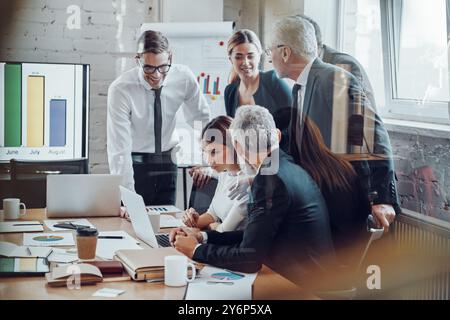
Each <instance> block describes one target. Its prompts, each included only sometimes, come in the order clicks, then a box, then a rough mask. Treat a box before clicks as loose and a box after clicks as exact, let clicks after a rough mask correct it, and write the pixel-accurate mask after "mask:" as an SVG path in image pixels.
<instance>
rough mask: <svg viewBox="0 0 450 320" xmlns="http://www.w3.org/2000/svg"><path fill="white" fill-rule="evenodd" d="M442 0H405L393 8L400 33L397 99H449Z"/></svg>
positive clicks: (397, 39)
mask: <svg viewBox="0 0 450 320" xmlns="http://www.w3.org/2000/svg"><path fill="white" fill-rule="evenodd" d="M445 2H446V1H445V0H432V1H423V0H408V1H402V2H401V5H399V6H396V7H395V8H394V19H396V18H397V19H399V21H395V22H396V25H398V26H399V28H400V30H399V31H400V32H399V33H398V37H396V41H395V49H396V52H397V54H398V63H397V64H396V67H397V95H396V97H397V98H400V99H415V100H421V101H423V103H426V102H430V101H442V102H445V101H449V83H448V45H447V22H446V4H445Z"/></svg>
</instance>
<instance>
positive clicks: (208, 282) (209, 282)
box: [206, 281, 234, 286]
mask: <svg viewBox="0 0 450 320" xmlns="http://www.w3.org/2000/svg"><path fill="white" fill-rule="evenodd" d="M206 283H207V284H217V283H223V284H226V285H228V286H230V285H233V284H234V282H229V281H228V282H225V281H206Z"/></svg>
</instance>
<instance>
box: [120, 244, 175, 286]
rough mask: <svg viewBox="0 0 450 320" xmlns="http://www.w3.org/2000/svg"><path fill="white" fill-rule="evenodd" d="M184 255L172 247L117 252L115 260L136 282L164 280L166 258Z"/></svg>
mask: <svg viewBox="0 0 450 320" xmlns="http://www.w3.org/2000/svg"><path fill="white" fill-rule="evenodd" d="M172 255H182V254H181V253H180V252H178V251H177V250H175V249H174V248H172V247H168V248H150V249H142V250H119V251H116V255H115V257H114V259H115V260H118V261H120V262H122V264H123V266H124V268H125V270H127V272H128V274H129V275H130V276H131V278H132V279H133V280H135V281H145V280H147V281H149V280H150V281H152V280H153V281H162V280H164V258H165V257H166V256H172Z"/></svg>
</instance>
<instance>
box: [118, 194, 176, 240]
mask: <svg viewBox="0 0 450 320" xmlns="http://www.w3.org/2000/svg"><path fill="white" fill-rule="evenodd" d="M120 193H121V195H122V202H123V204H124V205H125V207H127V212H128V214H129V216H130V219H131V224H132V225H133V229H134V232H135V233H136V235H137V236H138V238H139V239H141V240H142V241H144V242H145V243H146V244H148V245H149V246H151V247H152V248H159V247H170V242H169V234H168V233H158V234H155V233H154V232H153V228H152V224H151V222H150V219H149V217H148V215H147V210H146V208H145V203H144V199H142V196H140V195H138V194H137V193H135V192H132V191H130V190H128V189H127V188H124V187H122V186H120Z"/></svg>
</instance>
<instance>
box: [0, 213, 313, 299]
mask: <svg viewBox="0 0 450 320" xmlns="http://www.w3.org/2000/svg"><path fill="white" fill-rule="evenodd" d="M44 219H46V215H45V209H29V210H27V213H26V215H25V216H24V217H23V218H21V219H20V220H39V221H43V220H44ZM87 219H88V220H89V221H90V222H91V223H92V224H93V225H94V226H95V227H96V228H98V230H99V231H117V230H124V231H126V232H128V233H129V234H130V235H131V236H133V237H136V235H135V233H134V231H133V228H132V226H131V223H130V222H128V221H127V220H125V219H122V218H119V217H108V218H87ZM1 220H3V213H2V212H1V211H0V221H1ZM56 220H57V219H56ZM69 231H70V230H68V231H65V232H69ZM44 232H51V231H50V230H48V229H47V228H46V226H44ZM0 241H8V242H13V243H15V244H17V245H22V244H23V242H22V241H23V234H22V233H4V234H0ZM141 246H142V247H148V246H147V245H146V244H145V243H143V242H141ZM101 288H114V289H122V290H125V293H123V294H122V295H120V296H118V297H117V298H114V299H147V300H160V299H170V300H180V299H183V296H184V293H185V290H186V287H181V288H174V287H167V286H165V285H164V283H147V282H135V281H131V280H130V281H120V282H105V283H98V284H97V285H85V286H81V289H79V290H76V289H73V290H70V289H68V288H66V287H58V288H52V287H48V286H47V285H46V281H45V279H44V278H43V277H40V276H39V277H36V276H33V277H2V278H0V300H2V299H33V300H34V299H37V300H51V299H107V298H101V297H93V296H92V294H93V293H94V292H95V291H97V290H99V289H101ZM253 299H255V300H265V299H316V297H315V296H314V295H312V294H309V293H307V292H304V291H302V290H301V289H300V288H299V287H298V286H296V285H295V284H293V283H292V282H291V281H289V280H287V279H286V278H284V277H282V276H280V275H279V274H277V273H276V272H274V271H272V270H271V269H270V268H268V267H267V266H264V267H263V268H262V269H261V271H260V272H259V273H258V276H257V278H256V280H255V282H254V284H253Z"/></svg>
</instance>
